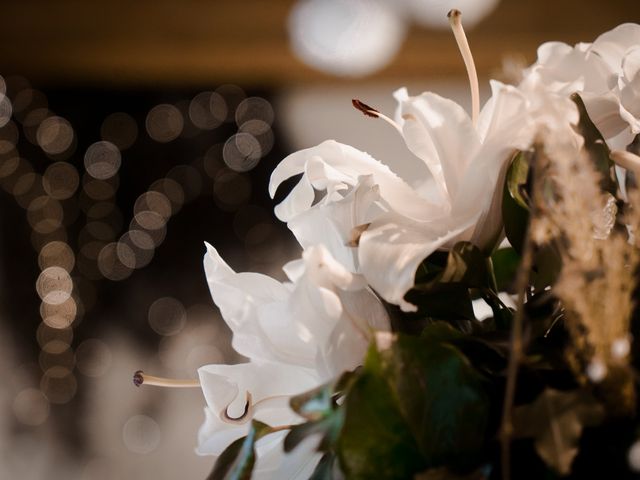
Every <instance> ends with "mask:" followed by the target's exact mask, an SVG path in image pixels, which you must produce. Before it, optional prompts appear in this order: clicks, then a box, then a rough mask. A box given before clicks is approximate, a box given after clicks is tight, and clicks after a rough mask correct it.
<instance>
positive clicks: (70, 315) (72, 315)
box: [40, 297, 78, 328]
mask: <svg viewBox="0 0 640 480" xmlns="http://www.w3.org/2000/svg"><path fill="white" fill-rule="evenodd" d="M77 313H78V305H77V303H76V301H75V300H74V299H73V297H69V298H67V300H65V301H64V302H62V303H59V304H53V303H47V302H42V303H41V304H40V316H41V317H42V321H43V322H44V323H45V324H47V325H48V326H49V327H51V328H68V327H69V326H71V324H72V323H73V322H74V320H75V319H76V315H77Z"/></svg>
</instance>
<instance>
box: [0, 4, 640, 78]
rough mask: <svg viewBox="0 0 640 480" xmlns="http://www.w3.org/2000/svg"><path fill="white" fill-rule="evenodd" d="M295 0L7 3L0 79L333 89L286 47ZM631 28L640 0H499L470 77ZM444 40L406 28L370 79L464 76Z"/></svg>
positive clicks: (481, 29) (476, 41) (477, 32)
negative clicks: (545, 49) (550, 44)
mask: <svg viewBox="0 0 640 480" xmlns="http://www.w3.org/2000/svg"><path fill="white" fill-rule="evenodd" d="M293 3H294V2H293V0H224V1H222V0H218V1H215V0H209V1H207V0H133V1H132V0H111V1H106V0H95V1H88V0H55V1H52V0H5V1H4V2H3V5H2V17H1V20H0V73H1V74H21V75H25V76H27V77H29V78H30V79H32V80H36V81H40V82H43V81H46V82H49V83H64V82H66V83H68V82H74V83H89V84H101V85H105V84H106V85H121V86H127V85H140V86H145V85H167V86H169V85H181V86H188V85H200V84H204V83H211V82H226V81H232V82H236V83H243V84H249V85H251V84H253V85H256V84H259V85H265V86H266V85H283V84H292V83H300V82H309V81H333V79H331V78H330V77H328V76H326V75H323V74H321V73H318V72H316V71H314V70H312V69H310V68H308V67H306V66H304V65H303V64H302V63H301V62H300V61H299V60H297V59H296V58H295V57H294V55H293V54H292V53H291V51H290V49H289V41H288V36H287V30H286V21H287V16H288V13H289V11H290V8H291V6H292V5H293ZM628 21H635V22H638V21H640V5H639V4H638V0H607V1H602V0H535V1H524V0H502V2H501V3H500V5H499V6H498V8H497V9H496V10H495V12H494V14H493V15H492V16H490V17H489V18H488V19H487V20H485V21H484V22H483V23H482V24H480V25H479V26H478V27H477V28H476V29H474V30H473V31H471V32H469V33H468V35H469V40H470V43H471V48H472V50H473V52H474V55H475V59H476V62H477V66H478V70H479V72H480V73H481V74H487V73H490V72H492V71H495V70H496V69H498V68H499V67H500V65H501V62H502V58H503V56H504V55H507V54H514V53H522V54H524V55H525V58H526V60H528V61H532V60H533V59H534V58H535V51H536V48H537V46H538V45H539V44H540V43H542V42H544V41H547V40H562V41H565V42H569V43H575V42H578V41H591V40H593V39H594V38H595V37H596V36H597V35H598V34H599V33H602V32H603V31H605V30H608V29H610V28H612V27H614V26H615V25H617V24H619V23H623V22H628ZM463 68H464V66H463V64H462V61H461V60H460V58H459V55H458V52H457V49H456V46H455V42H454V41H453V38H452V36H451V34H450V33H449V32H446V31H439V32H434V31H429V30H425V29H420V28H413V29H412V31H411V32H410V34H409V36H408V38H407V40H406V42H405V44H404V46H403V48H402V50H401V52H400V53H399V55H398V56H397V57H396V58H395V60H394V61H393V62H392V63H391V64H390V65H389V66H388V67H387V68H385V69H384V70H383V71H381V72H380V73H378V74H376V75H375V76H374V77H373V78H375V79H378V80H380V79H384V80H403V81H411V80H415V79H418V78H424V77H432V76H444V75H456V74H462V73H463Z"/></svg>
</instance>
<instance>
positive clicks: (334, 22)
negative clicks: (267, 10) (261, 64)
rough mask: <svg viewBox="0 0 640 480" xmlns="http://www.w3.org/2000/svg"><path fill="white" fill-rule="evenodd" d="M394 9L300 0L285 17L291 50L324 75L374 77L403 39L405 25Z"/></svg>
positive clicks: (350, 1) (358, 0) (367, 2)
mask: <svg viewBox="0 0 640 480" xmlns="http://www.w3.org/2000/svg"><path fill="white" fill-rule="evenodd" d="M392 6H393V5H392V3H391V2H386V3H385V2H382V1H374V0H303V1H300V2H298V3H297V4H296V5H295V6H294V7H293V9H292V11H291V15H290V17H289V35H290V39H291V47H292V49H293V51H294V53H295V54H296V55H297V56H298V57H299V58H300V59H301V60H302V61H303V62H304V63H306V64H307V65H309V66H311V67H314V68H316V69H318V70H321V71H323V72H325V73H329V74H333V75H338V76H345V77H361V76H365V75H369V74H371V73H374V72H376V71H377V70H380V69H381V68H383V67H384V66H385V65H387V64H388V63H389V62H390V61H391V60H392V58H393V57H394V56H395V54H396V53H397V51H398V49H399V48H400V45H401V44H402V41H403V40H404V37H405V32H406V27H405V22H404V20H403V19H402V18H401V17H400V16H399V15H398V14H397V13H396V12H395V11H394V10H393V8H392Z"/></svg>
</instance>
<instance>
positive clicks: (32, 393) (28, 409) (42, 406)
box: [13, 388, 50, 427]
mask: <svg viewBox="0 0 640 480" xmlns="http://www.w3.org/2000/svg"><path fill="white" fill-rule="evenodd" d="M49 410H50V408H49V402H48V400H47V398H46V397H45V396H44V395H43V394H42V392H41V391H40V390H37V389H35V388H25V389H24V390H22V391H20V393H18V394H17V395H16V397H15V399H14V401H13V413H14V414H15V416H16V420H18V422H20V423H22V424H23V425H29V426H31V427H36V426H38V425H42V424H43V423H44V422H45V421H46V420H47V418H49Z"/></svg>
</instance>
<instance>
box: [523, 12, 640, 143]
mask: <svg viewBox="0 0 640 480" xmlns="http://www.w3.org/2000/svg"><path fill="white" fill-rule="evenodd" d="M639 71H640V25H636V24H632V23H626V24H623V25H620V26H618V27H616V28H614V29H613V30H611V31H609V32H606V33H604V34H602V35H600V36H599V37H598V38H597V39H596V40H595V41H594V42H593V43H592V44H589V43H579V44H577V45H576V46H574V47H571V46H569V45H566V44H564V43H561V42H548V43H545V44H543V45H541V46H540V48H539V49H538V60H537V62H536V63H535V64H534V65H532V66H531V67H530V68H529V69H528V70H527V72H525V78H524V80H523V82H522V85H521V86H525V88H527V87H526V85H527V84H528V83H530V82H531V81H532V79H533V81H534V82H540V83H542V84H544V85H545V88H547V90H549V91H551V92H555V93H558V94H561V95H564V96H567V97H568V96H569V95H571V94H572V93H576V92H578V93H579V94H580V95H581V97H582V98H583V100H584V102H585V105H586V107H587V111H588V112H589V116H590V117H591V119H592V120H593V122H594V123H595V125H596V126H597V127H598V129H599V130H600V131H601V132H602V134H603V135H604V137H605V138H606V139H607V140H611V141H612V146H614V147H616V148H622V147H624V146H626V145H628V144H629V143H630V142H631V140H632V139H633V136H635V135H637V134H638V133H640V75H639V73H638V72H639Z"/></svg>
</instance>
